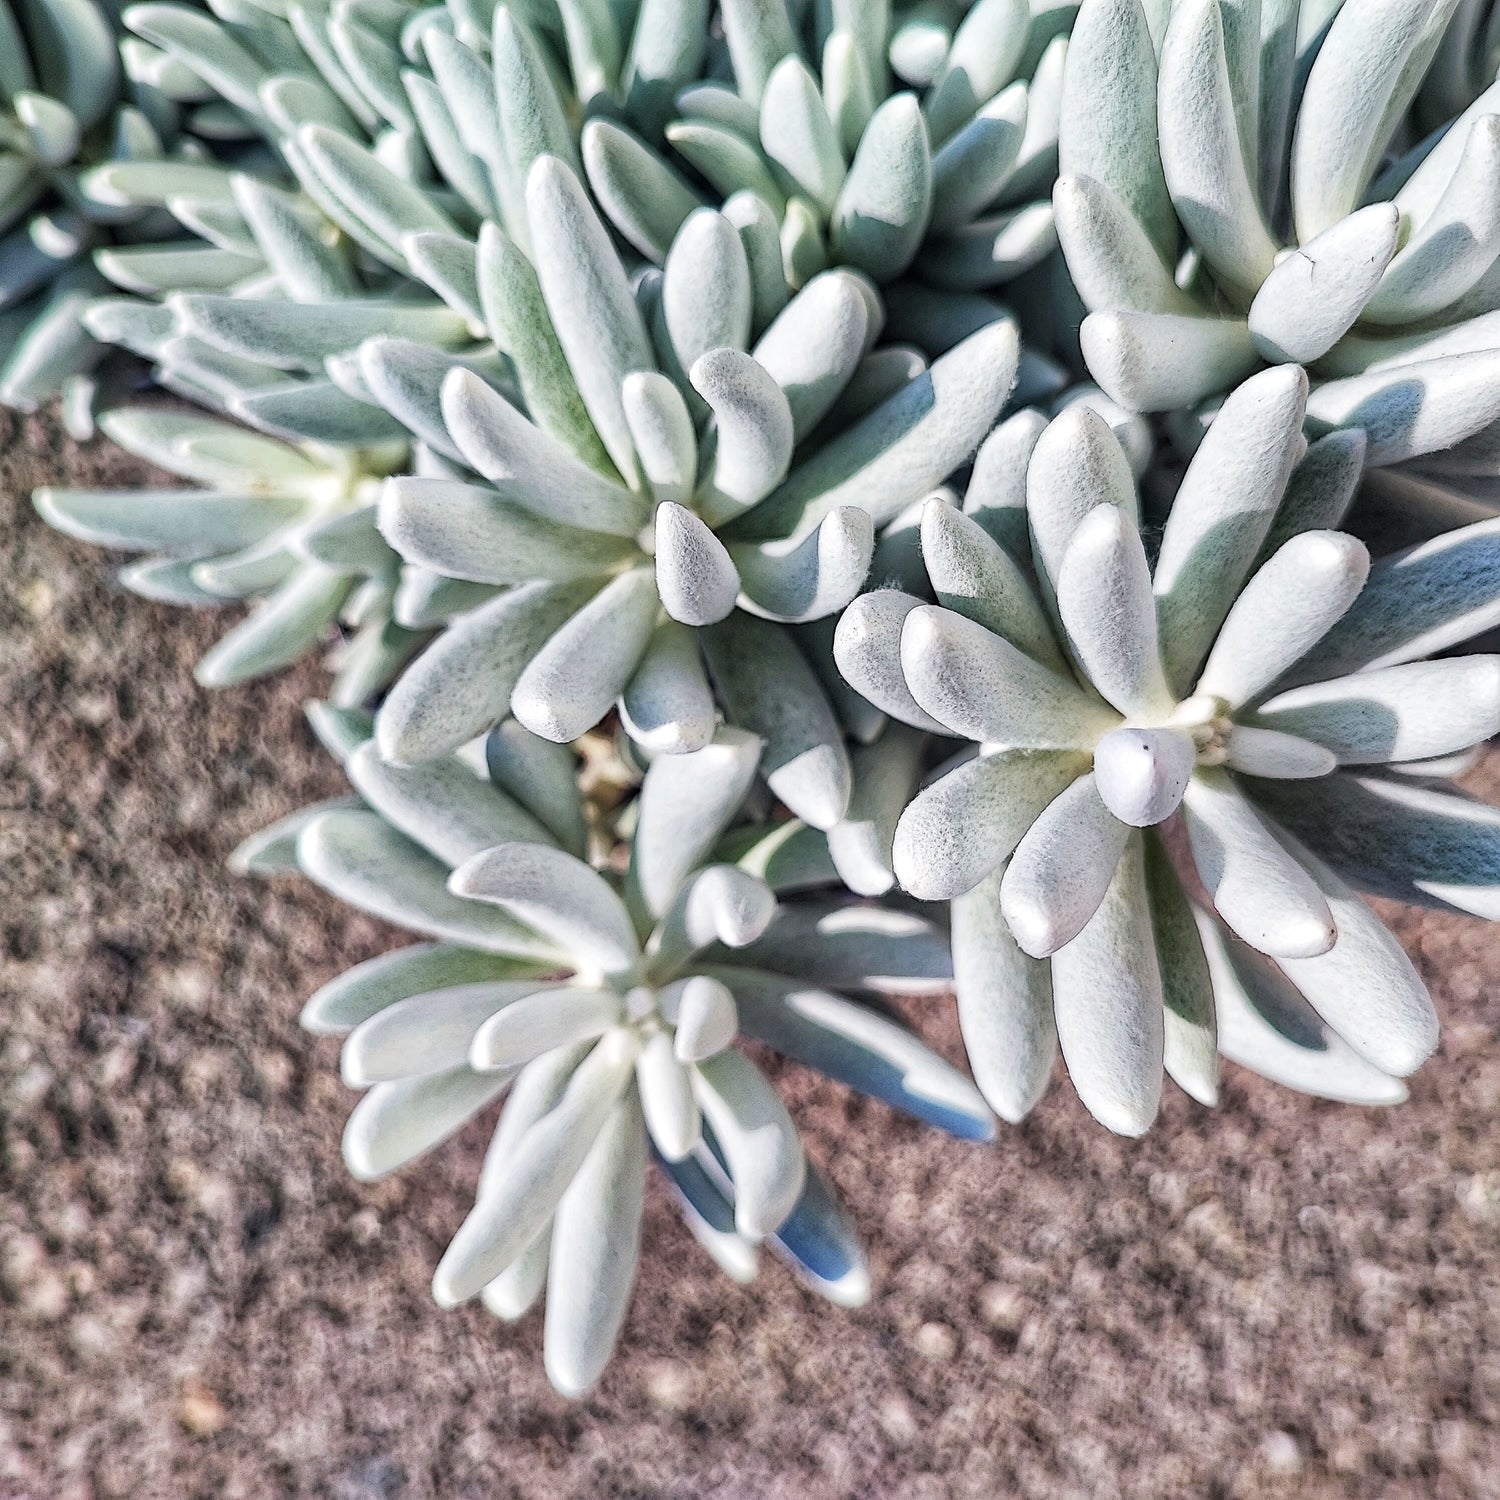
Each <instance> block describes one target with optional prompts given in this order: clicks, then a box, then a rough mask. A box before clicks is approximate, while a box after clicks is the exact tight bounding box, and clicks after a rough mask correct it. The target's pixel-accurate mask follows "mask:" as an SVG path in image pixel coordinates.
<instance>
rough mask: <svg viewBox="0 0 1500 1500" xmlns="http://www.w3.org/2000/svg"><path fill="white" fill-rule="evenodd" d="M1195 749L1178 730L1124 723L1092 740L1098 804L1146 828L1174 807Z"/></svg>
mask: <svg viewBox="0 0 1500 1500" xmlns="http://www.w3.org/2000/svg"><path fill="white" fill-rule="evenodd" d="M1197 754H1198V749H1197V746H1196V745H1195V744H1194V743H1193V739H1192V736H1191V735H1190V734H1188V733H1186V732H1185V731H1184V730H1181V729H1176V728H1173V727H1171V726H1167V727H1163V728H1153V729H1137V728H1134V727H1132V726H1124V727H1121V728H1119V729H1113V730H1111V731H1110V732H1109V733H1108V734H1107V735H1105V736H1104V738H1103V739H1102V740H1100V741H1099V743H1098V744H1097V745H1095V746H1094V782H1095V785H1096V787H1097V788H1098V792H1099V796H1100V798H1101V799H1102V800H1103V802H1104V805H1105V806H1106V807H1107V808H1108V809H1109V810H1110V812H1112V813H1113V814H1114V815H1115V817H1117V818H1118V819H1119V820H1120V821H1121V822H1122V823H1128V824H1129V825H1130V826H1131V827H1132V828H1149V827H1151V826H1152V825H1153V824H1156V823H1161V822H1164V821H1165V820H1166V819H1167V818H1169V817H1171V816H1172V814H1173V813H1174V812H1176V810H1177V806H1178V804H1179V803H1180V802H1181V801H1182V794H1183V793H1184V792H1185V791H1186V790H1187V786H1188V782H1189V781H1190V780H1191V779H1192V775H1193V767H1194V765H1195V763H1196V760H1197Z"/></svg>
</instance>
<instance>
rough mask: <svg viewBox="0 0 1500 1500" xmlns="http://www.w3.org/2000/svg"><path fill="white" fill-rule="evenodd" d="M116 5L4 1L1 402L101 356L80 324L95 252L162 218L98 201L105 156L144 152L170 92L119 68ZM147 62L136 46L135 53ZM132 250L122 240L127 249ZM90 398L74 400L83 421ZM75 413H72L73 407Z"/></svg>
mask: <svg viewBox="0 0 1500 1500" xmlns="http://www.w3.org/2000/svg"><path fill="white" fill-rule="evenodd" d="M116 29H117V28H116V21H115V15H114V13H113V11H112V10H111V9H110V8H109V7H107V6H105V5H101V4H99V3H97V0H4V3H0V404H3V405H6V406H12V407H18V408H21V409H23V410H28V411H29V410H33V409H34V408H35V407H36V406H37V405H38V404H39V403H41V402H42V401H45V400H47V399H49V398H51V397H53V396H56V395H57V394H58V393H59V392H60V391H62V390H63V389H64V388H65V387H68V386H69V385H70V383H71V382H72V381H73V380H74V378H75V377H83V376H86V375H87V374H88V373H89V372H90V371H92V370H93V368H94V366H95V365H96V364H97V363H98V361H99V360H100V359H101V358H102V357H103V354H104V351H103V350H101V349H100V348H99V347H98V346H97V345H96V344H95V343H94V341H93V340H92V339H91V338H90V337H89V336H88V334H87V333H86V332H85V330H84V329H83V327H82V326H81V324H80V322H79V315H80V313H81V311H82V309H83V307H84V305H85V304H86V303H87V301H88V300H89V299H90V298H91V297H93V296H96V295H97V294H98V293H99V292H100V291H102V290H104V289H105V282H104V280H103V278H102V277H101V276H100V275H99V273H98V272H97V271H96V270H95V269H94V267H93V266H92V265H91V263H90V252H91V251H93V250H94V249H95V247H96V246H100V245H108V244H109V243H110V242H111V241H112V240H120V241H122V242H128V241H130V240H136V239H149V238H151V237H152V236H153V235H154V234H159V233H161V232H162V230H163V228H164V226H163V225H162V223H161V222H160V221H159V220H153V219H152V217H151V216H150V215H148V214H143V213H142V212H140V211H138V210H135V209H126V210H124V211H122V210H120V209H118V208H115V207H112V206H110V205H106V204H102V203H99V202H97V201H95V200H94V199H93V198H92V197H91V196H90V195H89V193H88V192H87V191H86V189H85V187H84V185H83V180H82V179H83V177H84V176H85V175H86V173H87V171H88V170H89V168H90V167H91V166H92V165H93V164H94V163H97V162H99V161H101V160H109V159H115V160H120V161H128V160H151V159H155V158H158V157H160V156H161V155H162V154H163V150H164V145H163V142H164V140H170V139H172V138H173V137H174V136H175V135H176V132H177V127H178V112H177V109H176V106H175V104H174V103H173V101H172V100H170V99H169V98H168V97H167V96H166V95H164V94H163V93H162V92H161V90H160V89H159V88H158V87H156V86H155V84H154V83H153V82H152V81H151V78H150V77H149V76H148V75H149V69H145V68H144V67H143V69H142V71H141V73H140V76H139V77H126V76H125V74H124V72H123V70H122V67H121V59H120V45H119V41H118V38H117V36H116ZM136 60H137V61H138V62H140V63H142V64H144V63H145V61H146V59H145V57H144V55H141V56H139V57H137V59H136ZM122 253H124V254H126V255H128V254H129V253H130V252H129V251H128V250H127V251H124V252H122ZM87 406H88V402H87V400H84V401H82V402H79V403H75V408H74V412H76V413H77V414H78V416H79V420H78V421H77V422H76V424H75V425H77V426H78V427H79V429H80V430H84V431H86V430H87V419H86V412H87ZM73 414H74V413H70V415H73Z"/></svg>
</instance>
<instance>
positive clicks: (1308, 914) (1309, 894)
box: [1182, 769, 1338, 959]
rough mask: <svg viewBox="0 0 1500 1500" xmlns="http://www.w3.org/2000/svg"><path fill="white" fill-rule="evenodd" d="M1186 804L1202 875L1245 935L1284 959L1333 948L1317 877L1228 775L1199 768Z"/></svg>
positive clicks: (1225, 916)
mask: <svg viewBox="0 0 1500 1500" xmlns="http://www.w3.org/2000/svg"><path fill="white" fill-rule="evenodd" d="M1182 805H1183V811H1184V813H1185V814H1186V823H1187V832H1188V842H1189V844H1190V845H1191V847H1192V851H1193V862H1194V864H1195V865H1196V866H1197V870H1198V874H1199V877H1200V878H1201V879H1202V881H1203V885H1204V888H1205V889H1206V890H1207V891H1208V894H1209V896H1210V897H1211V898H1212V899H1213V903H1214V907H1215V909H1216V910H1217V911H1218V913H1219V915H1220V916H1221V917H1222V918H1223V919H1224V921H1225V922H1226V923H1227V924H1228V925H1229V926H1230V927H1231V928H1232V929H1233V930H1234V931H1235V932H1236V933H1238V934H1239V936H1240V937H1242V938H1243V939H1244V940H1245V941H1246V942H1247V943H1249V944H1250V946H1251V947H1252V948H1258V949H1259V950H1260V951H1261V952H1262V953H1268V954H1270V955H1271V956H1272V957H1274V958H1278V959H1281V958H1310V957H1313V956H1315V955H1317V954H1320V953H1326V952H1327V951H1328V950H1329V949H1330V948H1331V947H1332V946H1333V943H1334V939H1335V938H1336V937H1337V936H1338V930H1337V928H1336V927H1335V926H1334V921H1333V917H1332V915H1331V914H1330V912H1329V910H1328V903H1327V901H1326V900H1324V898H1323V896H1322V894H1321V893H1320V892H1319V890H1318V887H1317V884H1316V882H1315V881H1314V880H1313V878H1312V877H1311V876H1310V875H1309V874H1308V873H1307V871H1306V870H1305V869H1303V868H1302V866H1301V865H1299V864H1298V863H1297V861H1296V860H1295V859H1294V858H1292V856H1291V855H1290V854H1288V853H1287V852H1286V850H1285V849H1283V848H1282V846H1281V845H1280V844H1279V843H1277V841H1276V839H1275V838H1274V837H1273V836H1272V834H1271V832H1270V830H1269V829H1268V828H1267V827H1266V825H1265V823H1264V822H1263V821H1262V820H1261V818H1260V815H1259V814H1258V813H1257V812H1256V811H1255V809H1254V808H1253V807H1251V806H1250V804H1249V803H1248V802H1247V801H1246V800H1245V799H1244V798H1243V797H1242V796H1241V795H1240V793H1239V791H1238V790H1237V788H1236V787H1235V785H1234V782H1233V780H1232V778H1231V777H1230V776H1229V775H1228V773H1227V772H1225V771H1222V770H1217V769H1201V770H1200V771H1199V772H1198V774H1197V775H1196V776H1195V777H1194V778H1193V780H1192V782H1191V784H1190V785H1189V787H1188V790H1187V794H1186V796H1185V797H1184V798H1183V804H1182Z"/></svg>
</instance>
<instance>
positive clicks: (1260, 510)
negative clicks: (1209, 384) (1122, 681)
mask: <svg viewBox="0 0 1500 1500" xmlns="http://www.w3.org/2000/svg"><path fill="white" fill-rule="evenodd" d="M1306 404H1307V376H1306V375H1305V374H1304V373H1303V371H1302V370H1301V368H1300V367H1298V366H1296V365H1281V366H1278V367H1277V368H1275V369H1272V370H1266V371H1264V372H1263V373H1261V374H1259V375H1256V376H1254V377H1252V378H1251V379H1250V380H1247V381H1246V382H1245V383H1244V384H1243V385H1242V386H1240V387H1239V388H1238V389H1237V390H1235V391H1234V392H1233V393H1232V394H1231V395H1230V396H1229V398H1228V399H1227V400H1226V401H1225V402H1224V405H1223V407H1222V408H1221V409H1220V411H1219V414H1218V416H1217V417H1215V418H1214V421H1213V425H1212V426H1211V427H1210V428H1209V430H1208V434H1207V436H1206V437H1205V438H1204V439H1203V442H1202V444H1201V445H1200V446H1199V448H1198V451H1197V453H1196V454H1194V455H1193V461H1192V462H1191V463H1190V464H1189V465H1188V471H1187V474H1186V475H1185V476H1184V477H1183V481H1182V485H1181V487H1180V488H1179V489H1178V491H1177V498H1176V500H1175V501H1174V502H1173V505H1172V510H1171V514H1170V515H1169V516H1168V518H1167V525H1166V529H1165V531H1164V532H1163V533H1162V542H1161V551H1160V553H1159V554H1158V555H1157V560H1156V572H1155V576H1154V580H1153V586H1154V588H1155V591H1156V599H1157V611H1158V614H1159V617H1160V621H1161V641H1162V655H1163V659H1164V661H1165V664H1166V671H1167V680H1168V682H1169V683H1170V684H1171V686H1172V687H1173V689H1174V690H1176V691H1177V692H1178V693H1183V692H1185V691H1186V689H1187V688H1188V686H1189V684H1191V683H1192V682H1193V681H1194V680H1195V679H1196V677H1197V675H1198V670H1199V668H1200V666H1201V665H1202V663H1203V659H1204V657H1205V656H1206V655H1207V654H1208V650H1209V647H1210V646H1211V645H1212V644H1213V641H1214V638H1215V637H1216V636H1217V635H1218V632H1219V627H1220V626H1221V625H1222V624H1223V622H1224V617H1225V616H1226V615H1227V614H1228V613H1229V609H1230V606H1231V605H1232V604H1233V602H1234V599H1235V597H1236V595H1237V594H1238V593H1239V591H1240V588H1241V587H1242V585H1243V584H1244V582H1245V579H1246V577H1247V576H1248V574H1249V572H1250V569H1251V568H1252V567H1253V566H1254V563H1255V559H1256V557H1257V556H1258V555H1259V553H1260V549H1261V545H1262V544H1263V543H1264V541H1265V539H1266V536H1267V534H1268V532H1269V531H1270V528H1271V519H1272V517H1273V516H1274V515H1275V513H1276V508H1277V506H1278V505H1280V503H1281V497H1282V495H1283V494H1284V493H1285V491H1286V484H1287V480H1288V479H1289V478H1290V476H1291V472H1292V467H1293V465H1294V464H1295V463H1296V462H1297V460H1298V459H1299V458H1301V456H1302V454H1303V452H1304V451H1305V448H1304V442H1303V438H1302V417H1303V412H1304V411H1305V410H1306Z"/></svg>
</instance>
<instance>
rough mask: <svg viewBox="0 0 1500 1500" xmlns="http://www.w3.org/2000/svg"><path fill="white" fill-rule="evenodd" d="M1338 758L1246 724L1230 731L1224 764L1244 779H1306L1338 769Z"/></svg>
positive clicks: (1320, 748)
mask: <svg viewBox="0 0 1500 1500" xmlns="http://www.w3.org/2000/svg"><path fill="white" fill-rule="evenodd" d="M1338 763H1339V760H1338V756H1336V755H1335V754H1334V753H1333V751H1332V750H1328V749H1325V748H1324V747H1323V746H1322V745H1315V744H1313V742H1312V741H1311V740H1304V739H1300V738H1298V736H1296V735H1294V734H1279V733H1277V731H1276V730H1274V729H1251V728H1247V727H1246V726H1245V725H1243V724H1236V725H1234V726H1233V727H1232V728H1231V729H1230V731H1229V737H1228V741H1227V743H1226V744H1225V747H1224V764H1225V765H1226V766H1228V767H1229V769H1230V770H1231V771H1238V772H1240V774H1241V775H1244V776H1270V777H1275V778H1278V779H1282V778H1291V779H1293V780H1306V779H1308V778H1310V777H1314V776H1327V775H1328V774H1329V773H1330V772H1331V771H1333V770H1334V769H1336V768H1337V766H1338Z"/></svg>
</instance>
